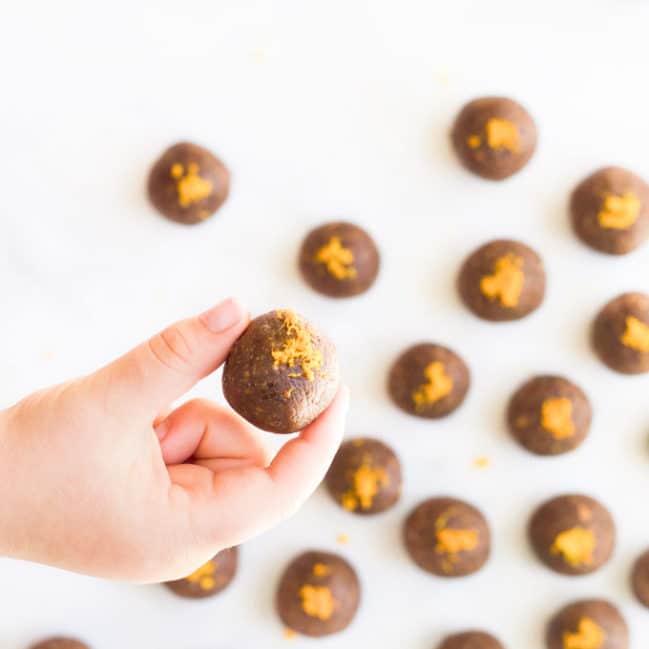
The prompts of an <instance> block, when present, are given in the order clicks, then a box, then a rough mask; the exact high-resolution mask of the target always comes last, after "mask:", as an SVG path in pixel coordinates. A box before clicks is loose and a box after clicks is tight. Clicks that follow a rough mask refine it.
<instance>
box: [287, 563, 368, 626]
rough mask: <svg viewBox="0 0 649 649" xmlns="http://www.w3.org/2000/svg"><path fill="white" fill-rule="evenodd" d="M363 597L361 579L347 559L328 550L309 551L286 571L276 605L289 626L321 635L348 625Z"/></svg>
mask: <svg viewBox="0 0 649 649" xmlns="http://www.w3.org/2000/svg"><path fill="white" fill-rule="evenodd" d="M360 598H361V586H360V582H359V580H358V577H357V575H356V572H355V570H354V569H353V568H352V566H351V565H350V564H349V563H348V562H347V561H346V560H345V559H343V558H342V557H341V556H339V555H336V554H329V553H327V552H305V553H304V554H301V555H300V556H298V557H296V558H295V559H293V561H292V562H291V563H290V564H289V566H288V567H287V568H286V571H285V572H284V574H283V575H282V578H281V580H280V582H279V587H278V589H277V597H276V605H277V612H278V613H279V616H280V618H281V620H282V622H283V623H284V624H285V625H286V626H287V627H288V628H289V629H291V630H293V631H296V632H297V633H301V634H303V635H307V636H313V637H320V636H325V635H331V634H332V633H338V632H339V631H342V630H343V629H346V628H347V627H348V626H349V625H350V624H351V621H352V620H353V619H354V616H355V615H356V611H357V610H358V605H359V603H360Z"/></svg>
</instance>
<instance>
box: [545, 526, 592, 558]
mask: <svg viewBox="0 0 649 649" xmlns="http://www.w3.org/2000/svg"><path fill="white" fill-rule="evenodd" d="M596 545H597V542H596V541H595V535H594V534H593V531H592V530H589V529H586V528H585V527H573V528H571V529H569V530H565V531H564V532H560V533H559V534H557V537H556V538H555V539H554V543H553V544H552V547H551V548H550V553H551V554H560V555H561V556H562V557H563V560H564V561H565V562H566V563H567V564H568V565H569V566H572V567H573V568H579V567H580V566H589V565H591V564H592V563H593V552H594V551H595V546H596Z"/></svg>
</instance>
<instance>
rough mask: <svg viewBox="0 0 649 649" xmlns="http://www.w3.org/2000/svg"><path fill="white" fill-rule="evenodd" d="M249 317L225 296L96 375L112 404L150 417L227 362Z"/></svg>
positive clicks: (238, 305) (235, 302) (108, 400)
mask: <svg viewBox="0 0 649 649" xmlns="http://www.w3.org/2000/svg"><path fill="white" fill-rule="evenodd" d="M249 320H250V318H249V315H248V313H247V311H246V310H245V309H244V308H243V307H242V306H241V304H239V302H238V301H237V300H235V299H233V298H228V299H227V300H224V301H223V302H221V303H220V304H218V305H217V306H215V307H213V308H211V309H209V310H208V311H206V312H205V313H202V314H201V315H198V316H195V317H193V318H188V319H186V320H181V321H179V322H176V323H175V324H172V325H171V326H170V327H167V328H166V329H165V330H164V331H161V332H160V333H158V334H156V335H155V336H153V338H150V339H149V340H147V341H146V342H144V343H142V344H141V345H139V346H137V347H136V348H135V349H133V350H131V351H130V352H128V353H127V354H125V355H124V356H122V357H121V358H118V359H117V360H116V361H114V362H113V363H111V364H110V365H107V366H106V367H104V368H102V369H101V370H99V371H98V372H97V373H96V375H95V377H94V378H96V379H97V380H98V382H99V384H100V385H103V386H104V389H106V390H109V391H110V392H109V394H108V395H107V403H110V404H111V408H114V409H115V410H116V411H117V412H123V411H125V410H126V411H127V412H128V414H129V416H132V415H133V414H141V415H143V416H145V417H147V418H149V419H151V420H153V418H154V417H155V416H156V415H157V413H158V412H159V411H160V410H161V409H162V408H164V407H166V406H168V404H169V403H171V402H172V401H174V400H175V399H177V398H178V397H180V396H182V395H183V394H184V393H185V392H187V391H188V390H189V389H190V388H191V387H192V386H193V385H194V384H195V383H196V382H198V381H199V380H200V379H202V378H204V377H206V376H207V375H208V374H210V373H212V372H213V371H214V370H215V369H216V368H217V367H219V365H221V364H222V363H223V362H224V361H225V358H226V356H227V355H228V352H229V351H230V348H231V347H232V345H233V344H234V342H235V341H236V339H237V338H238V337H239V336H240V335H241V334H242V333H243V331H244V329H245V328H246V327H247V326H248V322H249ZM134 408H135V410H136V413H133V409H134Z"/></svg>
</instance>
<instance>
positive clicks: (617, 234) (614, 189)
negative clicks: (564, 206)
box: [570, 167, 649, 255]
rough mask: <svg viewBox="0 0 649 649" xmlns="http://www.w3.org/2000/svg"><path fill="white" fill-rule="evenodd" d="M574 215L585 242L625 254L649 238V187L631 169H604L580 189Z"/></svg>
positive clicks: (574, 198)
mask: <svg viewBox="0 0 649 649" xmlns="http://www.w3.org/2000/svg"><path fill="white" fill-rule="evenodd" d="M570 212H571V215H572V225H573V228H574V230H575V233H576V234H577V236H578V237H579V238H580V239H581V240H582V241H583V242H584V243H586V244H587V245H589V246H590V247H591V248H594V249H595V250H599V251H600V252H606V253H608V254H610V255H625V254H627V253H628V252H631V251H632V250H635V249H636V248H637V247H638V246H639V245H640V244H642V243H644V241H645V240H646V239H647V237H648V236H649V185H647V183H646V182H645V181H644V180H643V179H642V178H640V176H637V175H636V174H634V173H633V172H632V171H628V170H627V169H622V168H620V167H606V168H604V169H600V170H599V171H596V172H595V173H594V174H592V175H590V176H588V178H586V179H585V180H583V181H582V182H581V183H580V184H579V185H578V186H577V188H576V189H575V191H574V192H573V194H572V198H571V201H570Z"/></svg>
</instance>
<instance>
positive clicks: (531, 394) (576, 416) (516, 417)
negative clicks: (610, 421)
mask: <svg viewBox="0 0 649 649" xmlns="http://www.w3.org/2000/svg"><path fill="white" fill-rule="evenodd" d="M591 418H592V411H591V407H590V402H589V401H588V397H587V396H586V395H585V394H584V392H583V391H582V389H581V388H579V387H578V386H577V385H575V384H574V383H572V382H571V381H568V379H564V378H563V377H561V376H536V377H534V378H533V379H530V380H529V381H527V383H524V384H523V385H522V386H521V387H520V388H519V389H518V390H517V391H516V392H515V393H514V395H513V396H512V398H511V400H510V402H509V407H508V409H507V423H508V425H509V430H510V431H511V433H512V435H513V436H514V437H515V438H516V440H518V442H519V443H520V444H521V445H522V446H524V447H525V448H526V449H527V450H528V451H531V452H532V453H536V454H537V455H559V454H561V453H567V452H568V451H572V450H573V449H575V448H577V446H579V445H580V444H581V443H582V442H583V441H584V439H585V438H586V435H588V430H589V428H590V422H591Z"/></svg>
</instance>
